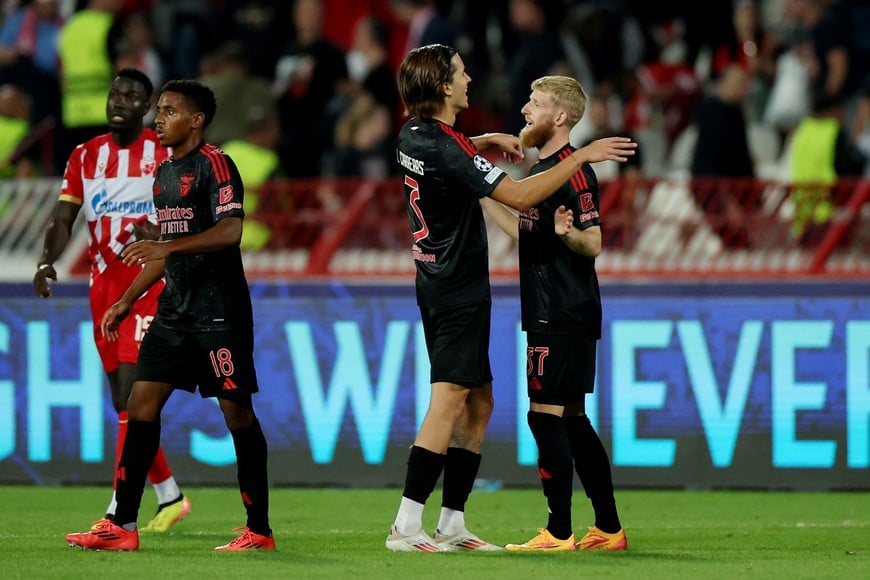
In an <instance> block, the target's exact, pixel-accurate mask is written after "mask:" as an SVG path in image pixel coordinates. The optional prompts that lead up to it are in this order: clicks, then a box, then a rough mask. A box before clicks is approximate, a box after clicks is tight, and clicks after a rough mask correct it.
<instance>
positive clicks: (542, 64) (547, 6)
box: [504, 0, 565, 135]
mask: <svg viewBox="0 0 870 580" xmlns="http://www.w3.org/2000/svg"><path fill="white" fill-rule="evenodd" d="M560 15H561V12H560V11H559V9H558V3H556V2H553V1H552V0H510V23H511V28H512V29H513V31H514V33H515V34H516V35H517V46H516V48H515V49H514V51H513V53H512V54H511V55H509V57H508V62H507V76H508V82H509V84H510V89H509V91H508V93H509V99H510V101H509V102H508V103H506V105H507V108H506V109H505V120H504V130H505V132H507V133H511V134H514V135H516V134H518V133H519V132H520V129H522V128H523V126H524V125H525V122H524V121H523V117H522V115H518V114H517V111H519V110H520V109H521V108H522V107H523V105H524V104H525V102H526V101H528V99H529V86H530V85H531V84H532V81H533V80H535V79H536V78H539V77H542V76H544V75H546V74H548V73H549V72H550V67H551V66H552V65H553V63H556V62H559V61H561V60H563V59H564V58H565V54H564V52H563V50H562V44H561V42H560V40H559V31H558V28H557V25H556V23H557V22H558V21H559V17H560Z"/></svg>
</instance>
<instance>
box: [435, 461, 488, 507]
mask: <svg viewBox="0 0 870 580" xmlns="http://www.w3.org/2000/svg"><path fill="white" fill-rule="evenodd" d="M478 469H480V453H475V452H473V451H469V450H468V449H462V448H461V447H449V448H448V449H447V460H446V461H445V462H444V490H443V497H442V500H441V506H442V507H445V508H447V509H451V510H455V511H458V512H464V511H465V502H467V501H468V496H469V494H471V489H472V488H473V487H474V480H475V479H477V471H478Z"/></svg>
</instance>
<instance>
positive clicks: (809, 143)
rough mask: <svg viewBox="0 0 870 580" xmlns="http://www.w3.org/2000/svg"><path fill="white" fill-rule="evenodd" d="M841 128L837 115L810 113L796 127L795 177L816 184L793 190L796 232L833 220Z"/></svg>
mask: <svg viewBox="0 0 870 580" xmlns="http://www.w3.org/2000/svg"><path fill="white" fill-rule="evenodd" d="M839 131H840V124H839V123H838V122H837V121H836V120H835V119H827V118H818V117H807V118H806V119H804V120H803V121H801V123H800V125H798V127H797V129H795V133H794V137H793V138H792V142H791V168H790V176H791V181H792V183H793V184H794V185H796V186H797V185H799V184H803V183H806V184H813V185H814V186H815V187H810V186H807V187H795V188H794V189H793V190H792V193H791V197H790V198H791V201H792V203H794V210H795V215H794V223H793V224H792V234H794V235H795V236H799V235H801V234H802V233H803V231H804V230H805V229H806V227H807V226H808V225H809V224H823V223H826V222H828V221H830V220H831V217H832V215H833V213H834V207H833V204H832V203H831V193H830V187H829V186H831V185H833V184H834V183H836V181H837V171H836V169H835V167H834V156H835V153H836V148H837V134H838V132H839Z"/></svg>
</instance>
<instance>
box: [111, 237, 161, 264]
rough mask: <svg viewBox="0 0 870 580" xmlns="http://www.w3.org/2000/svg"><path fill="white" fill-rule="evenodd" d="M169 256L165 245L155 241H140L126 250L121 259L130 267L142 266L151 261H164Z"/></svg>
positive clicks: (123, 251) (122, 252)
mask: <svg viewBox="0 0 870 580" xmlns="http://www.w3.org/2000/svg"><path fill="white" fill-rule="evenodd" d="M168 255H169V252H168V251H167V249H166V245H165V244H161V243H160V242H155V241H153V240H140V241H138V242H134V243H132V244H130V245H129V246H127V247H126V248H124V249H123V250H122V251H121V256H120V258H121V260H122V261H123V262H124V263H125V264H126V265H128V266H141V265H143V264H144V263H145V262H149V261H151V260H162V259H163V258H165V257H166V256H168Z"/></svg>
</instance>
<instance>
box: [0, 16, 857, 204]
mask: <svg viewBox="0 0 870 580" xmlns="http://www.w3.org/2000/svg"><path fill="white" fill-rule="evenodd" d="M432 42H440V43H444V44H449V45H453V46H455V47H457V48H458V49H459V51H460V53H461V55H462V57H463V59H464V61H465V63H466V65H467V67H468V70H469V74H470V75H471V77H472V83H471V89H470V90H471V94H470V102H471V107H470V109H469V110H468V111H466V112H465V113H463V114H462V115H460V117H459V121H458V126H459V128H460V129H462V130H464V131H465V132H467V133H469V134H478V133H484V132H489V131H506V132H510V133H517V132H518V131H519V129H520V128H521V127H522V125H523V123H524V121H523V118H522V116H521V115H520V112H519V111H520V108H521V107H522V105H523V104H524V103H525V102H526V100H527V99H528V94H529V84H530V82H531V81H532V80H533V79H535V78H537V77H539V76H542V75H545V74H569V75H572V76H575V77H576V78H578V79H579V80H580V81H581V82H582V84H583V85H584V87H585V89H586V91H587V93H588V95H589V97H590V101H589V104H588V108H587V114H586V116H585V117H584V119H583V120H582V121H581V123H580V124H579V125H578V127H576V128H575V131H574V134H573V136H572V138H573V139H575V140H576V141H577V143H575V144H579V143H583V142H586V141H588V140H591V139H593V138H595V137H598V136H604V135H613V134H625V135H631V136H634V137H635V138H636V139H637V140H638V142H639V143H640V145H641V149H640V150H641V155H640V159H639V163H636V164H635V165H634V166H630V167H629V168H628V169H626V170H627V171H642V172H643V174H645V175H647V176H650V177H658V176H663V175H666V174H667V173H668V172H669V171H673V170H683V171H685V172H691V174H692V175H694V176H730V177H764V178H767V177H787V175H778V174H777V171H778V170H779V168H781V167H783V164H782V156H783V155H785V154H787V152H789V151H791V149H793V147H797V146H798V144H797V143H792V141H793V140H795V141H796V140H797V139H796V138H797V136H798V135H800V134H801V130H802V125H804V124H810V125H812V124H815V126H814V127H813V130H812V131H811V130H809V129H808V130H807V133H808V134H809V135H810V136H809V137H808V138H807V139H805V140H807V141H809V145H807V146H806V147H807V148H808V149H807V150H806V151H804V152H802V153H800V155H804V156H816V155H818V154H819V152H820V151H822V150H827V152H826V153H825V154H826V155H827V154H830V155H832V156H833V166H834V170H835V171H836V172H837V175H838V176H844V175H861V174H862V173H864V172H865V171H866V165H867V164H866V162H865V159H866V154H865V153H862V151H864V152H866V151H868V150H870V146H868V141H870V136H868V135H870V128H868V118H870V0H709V1H707V2H698V1H685V2H684V1H678V0H660V1H656V2H650V1H648V0H432V1H427V0H3V1H2V6H0V176H3V177H32V176H51V175H59V174H61V173H62V171H63V166H64V163H65V161H66V159H67V157H68V155H69V153H70V151H71V150H72V148H73V147H75V145H77V144H78V143H81V142H83V141H85V140H86V139H88V138H90V137H92V136H94V135H97V134H99V133H102V132H105V131H106V130H107V126H106V119H105V97H106V93H107V89H108V86H109V82H110V80H111V73H112V71H114V70H118V69H120V68H123V67H135V68H139V69H141V70H143V71H144V72H146V73H147V74H148V75H149V77H150V78H151V79H152V81H153V82H154V85H155V87H158V88H159V87H160V86H161V85H162V83H163V82H165V81H166V80H168V79H171V78H197V79H200V80H201V81H202V82H204V83H205V84H207V85H209V86H210V87H212V89H213V90H214V91H215V94H216V96H217V98H218V113H217V116H216V118H215V121H214V123H213V124H212V126H211V127H210V128H209V130H208V132H207V138H208V139H209V141H211V142H213V143H215V144H217V145H219V146H221V147H223V148H225V149H227V150H228V152H230V153H231V155H232V156H233V157H234V158H235V159H236V160H237V161H238V162H239V165H240V168H242V170H243V176H244V177H245V178H246V181H251V182H252V183H253V182H256V181H258V180H260V181H262V180H265V179H268V178H270V177H274V176H285V177H289V178H307V177H322V176H339V177H340V176H364V177H370V178H383V177H387V176H390V175H391V174H393V173H394V172H395V171H396V167H395V164H394V163H393V143H394V139H395V136H396V134H397V131H398V126H399V124H400V123H401V121H402V109H401V103H400V99H399V96H398V93H397V90H396V85H395V71H396V69H397V67H398V65H399V63H400V62H401V60H402V58H403V56H404V55H405V53H406V52H407V51H408V50H409V49H410V48H413V47H415V46H421V45H424V44H428V43H432ZM157 92H158V91H155V100H156V93H157ZM152 114H153V113H152ZM820 127H821V129H820ZM822 133H824V134H825V135H828V134H829V133H830V135H831V136H830V138H827V137H826V138H824V139H822V140H821V141H823V143H821V144H820V139H819V135H820V134H822ZM820 148H821V149H820ZM243 165H244V166H245V167H242V166H243ZM245 171H248V175H245ZM602 171H604V173H605V174H604V175H601V176H600V177H601V178H603V179H607V178H608V177H615V176H616V175H615V173H614V174H611V175H608V174H607V171H608V170H607V169H606V168H605V169H602ZM612 171H613V172H616V171H619V170H617V169H616V168H615V167H614V168H613V169H612ZM254 187H255V185H254Z"/></svg>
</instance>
